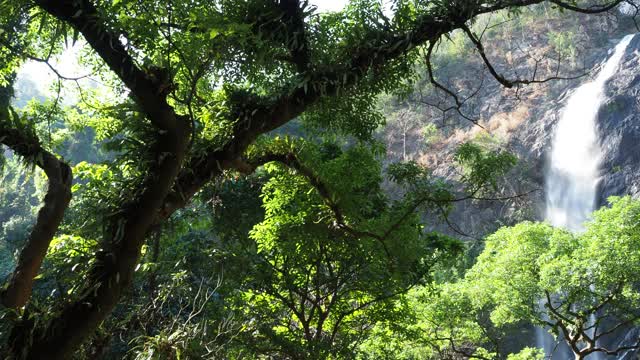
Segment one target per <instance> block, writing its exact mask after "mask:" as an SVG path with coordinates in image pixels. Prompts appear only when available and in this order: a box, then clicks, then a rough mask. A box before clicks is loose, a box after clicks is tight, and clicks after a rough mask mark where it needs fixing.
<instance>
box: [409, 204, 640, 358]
mask: <svg viewBox="0 0 640 360" xmlns="http://www.w3.org/2000/svg"><path fill="white" fill-rule="evenodd" d="M610 203H611V208H603V209H601V210H598V211H597V212H595V213H594V216H593V221H591V222H589V223H588V224H587V229H586V231H585V232H584V233H583V234H572V233H570V232H568V231H566V230H562V229H554V228H552V227H551V226H549V225H547V224H538V223H528V222H525V223H521V224H518V225H516V226H514V227H509V228H502V229H501V230H499V231H498V232H496V233H495V234H493V235H491V236H489V237H488V238H487V242H486V248H485V250H484V251H483V252H482V254H481V255H480V257H479V258H478V261H477V263H476V264H475V265H474V266H473V268H472V269H471V270H469V272H468V273H467V274H466V276H465V277H464V279H463V280H461V281H459V282H457V283H453V284H446V285H443V286H441V287H440V288H439V291H438V292H437V293H435V294H434V293H431V294H429V293H426V292H425V294H427V295H425V298H423V299H421V300H419V302H420V303H422V304H423V305H422V309H421V310H423V312H422V314H423V315H422V316H420V318H421V325H420V326H419V328H420V330H422V331H424V333H423V334H424V338H423V339H424V341H426V342H427V344H429V345H431V346H433V347H435V348H436V349H438V350H442V349H451V350H453V351H455V352H459V353H462V354H464V355H465V356H469V357H471V358H480V359H482V358H491V357H499V358H504V357H505V356H506V355H507V354H506V353H505V351H504V348H503V347H502V346H503V345H504V343H503V342H501V340H504V338H505V337H506V334H508V333H509V331H512V329H513V328H514V327H515V326H516V325H518V324H521V323H522V322H528V323H532V324H534V325H536V326H541V327H546V328H548V329H550V331H551V332H552V333H553V334H554V335H555V336H556V337H557V339H559V341H563V342H565V343H566V344H567V345H568V347H569V348H570V349H571V351H572V352H573V353H574V355H575V358H576V359H584V358H585V357H586V356H588V355H589V354H593V353H603V354H607V355H620V354H622V353H623V352H625V351H627V350H633V349H638V348H640V339H636V340H635V341H630V342H629V343H626V344H617V345H615V347H612V348H609V347H607V346H605V345H604V343H605V342H606V343H611V341H610V340H611V339H615V337H616V336H619V335H620V334H621V333H624V332H625V331H627V330H628V329H629V328H630V327H631V326H632V325H633V324H635V323H637V322H638V321H639V320H640V312H639V311H638V301H639V299H640V288H638V275H637V274H638V264H639V263H638V260H637V259H638V257H639V256H640V252H639V251H638V249H639V247H638V244H637V242H638V241H639V240H638V234H639V233H638V228H637V227H638V219H639V217H640V202H638V201H637V200H632V199H631V198H629V197H625V198H610Z"/></svg>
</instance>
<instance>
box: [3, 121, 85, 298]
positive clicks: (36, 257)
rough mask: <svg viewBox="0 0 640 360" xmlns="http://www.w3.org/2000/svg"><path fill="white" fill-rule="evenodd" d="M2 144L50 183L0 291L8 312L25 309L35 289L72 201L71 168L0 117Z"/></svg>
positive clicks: (34, 139)
mask: <svg viewBox="0 0 640 360" xmlns="http://www.w3.org/2000/svg"><path fill="white" fill-rule="evenodd" d="M0 143H2V144H5V145H6V146H8V147H9V148H11V149H12V150H13V151H14V152H15V153H16V154H18V155H20V156H22V157H24V158H27V159H32V160H33V161H34V162H35V164H36V165H37V166H38V167H40V168H41V169H42V170H44V172H45V174H46V175H47V177H48V179H49V185H48V188H47V193H46V195H45V197H44V204H43V205H42V207H41V208H40V210H39V211H38V217H37V220H36V223H35V225H34V226H33V229H32V230H31V233H30V234H29V237H28V239H27V242H26V245H25V246H24V247H23V248H22V250H21V251H20V255H19V257H18V263H17V266H16V268H15V270H14V272H13V274H12V275H11V277H10V279H9V281H8V283H7V285H6V287H5V288H4V289H3V290H2V291H0V302H2V305H4V306H5V307H7V308H10V309H15V310H18V309H20V308H22V307H23V306H24V305H25V304H26V303H27V301H28V300H29V297H30V296H31V290H32V288H33V279H34V278H35V276H36V275H37V273H38V270H39V269H40V265H41V264H42V261H43V259H44V257H45V255H46V253H47V249H48V248H49V244H50V243H51V240H52V239H53V236H54V235H55V233H56V231H57V230H58V226H59V225H60V223H61V222H62V219H63V217H64V212H65V210H66V209H67V207H68V206H69V201H70V200H71V182H72V178H73V177H72V174H71V168H70V167H69V165H67V164H66V163H65V162H64V161H61V160H59V159H58V158H57V157H55V156H54V155H53V154H51V153H50V152H48V151H47V150H45V149H44V148H43V147H42V146H41V144H40V141H39V140H38V138H37V137H35V135H32V134H27V133H26V131H20V130H18V129H16V128H13V127H12V126H9V120H8V118H6V117H4V116H2V115H1V114H0Z"/></svg>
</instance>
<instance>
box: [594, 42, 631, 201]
mask: <svg viewBox="0 0 640 360" xmlns="http://www.w3.org/2000/svg"><path fill="white" fill-rule="evenodd" d="M606 90H607V97H608V100H607V102H606V104H605V105H604V106H603V107H602V109H600V114H599V115H598V126H599V130H600V136H601V148H602V150H603V154H602V174H603V175H602V180H601V183H600V191H599V194H600V196H599V199H598V205H599V206H602V205H605V204H606V199H607V198H608V197H609V196H614V195H617V196H622V195H632V196H634V197H637V196H638V195H639V194H640V171H639V170H640V36H636V37H635V38H634V39H633V40H632V41H631V43H630V44H629V47H628V48H627V51H626V54H625V56H624V58H623V60H622V62H621V64H620V68H619V69H618V72H617V73H616V74H615V75H614V76H613V78H612V79H611V80H610V81H609V83H608V84H607V89H606Z"/></svg>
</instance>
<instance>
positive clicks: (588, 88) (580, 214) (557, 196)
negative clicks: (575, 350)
mask: <svg viewBox="0 0 640 360" xmlns="http://www.w3.org/2000/svg"><path fill="white" fill-rule="evenodd" d="M631 39H633V35H627V36H625V37H624V38H623V39H622V40H621V41H620V42H619V43H618V45H616V47H615V49H614V51H613V55H611V57H610V58H609V59H608V60H607V61H606V63H605V64H604V66H603V67H602V69H601V70H600V73H599V74H598V76H597V77H596V78H595V80H593V81H591V82H589V83H586V84H584V85H582V86H580V87H579V88H578V89H576V90H575V91H574V92H573V94H572V95H571V96H570V97H569V99H568V100H567V105H566V106H565V108H564V110H563V111H562V115H561V118H560V120H559V121H558V124H557V125H556V128H555V134H554V137H553V140H552V143H551V155H550V158H549V160H550V161H549V169H548V171H547V174H546V176H545V183H546V185H545V186H546V219H547V221H549V222H550V223H551V224H552V225H554V226H560V227H564V228H567V229H569V230H572V231H581V230H582V229H583V223H584V222H585V220H587V218H588V216H589V214H591V212H593V210H594V207H595V201H596V191H597V185H598V181H599V179H600V174H599V167H600V160H601V156H600V154H601V150H600V147H599V141H598V132H597V127H596V117H597V115H598V111H599V109H600V106H602V104H603V102H604V100H605V97H604V94H605V83H606V82H607V80H609V79H610V78H611V77H612V76H613V75H614V74H615V72H616V70H617V69H618V65H619V63H620V60H621V59H622V56H623V55H624V53H625V50H626V48H627V46H628V45H629V43H630V42H631ZM536 346H537V347H540V348H543V349H544V350H545V353H546V354H547V355H548V356H549V355H551V352H552V351H553V347H552V346H553V340H552V339H551V336H550V335H549V334H548V333H547V331H545V330H544V329H536ZM599 356H600V355H599V354H598V353H596V354H594V355H591V356H590V358H591V359H595V360H597V359H599Z"/></svg>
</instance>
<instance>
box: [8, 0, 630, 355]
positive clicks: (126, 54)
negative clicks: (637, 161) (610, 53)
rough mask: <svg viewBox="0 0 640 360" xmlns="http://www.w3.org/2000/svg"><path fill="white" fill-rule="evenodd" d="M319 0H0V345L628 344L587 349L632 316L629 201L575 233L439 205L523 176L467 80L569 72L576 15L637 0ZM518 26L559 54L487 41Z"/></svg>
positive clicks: (437, 350) (351, 348)
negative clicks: (483, 228) (465, 217)
mask: <svg viewBox="0 0 640 360" xmlns="http://www.w3.org/2000/svg"><path fill="white" fill-rule="evenodd" d="M317 5H321V2H315V3H313V2H308V1H304V0H211V1H199V0H192V1H178V0H168V1H152V0H59V1H53V0H0V169H1V170H0V358H2V359H12V360H18V359H52V360H57V359H158V360H160V359H466V358H477V359H512V360H513V359H542V358H544V357H545V356H546V355H545V349H543V348H539V347H536V344H535V341H533V338H534V330H533V329H534V328H540V329H545V330H544V332H548V333H551V334H553V336H554V339H555V341H556V342H557V343H563V344H565V345H563V346H566V347H567V348H568V349H569V350H570V351H571V352H572V353H573V354H574V355H575V356H576V359H583V358H585V357H586V356H588V355H590V354H592V353H601V354H609V355H611V356H617V355H620V354H622V353H623V352H624V351H629V350H634V349H637V348H638V347H640V338H638V339H635V340H634V341H630V342H625V343H623V344H621V345H619V346H614V347H611V346H604V345H602V344H604V342H605V340H606V339H610V340H609V342H607V344H610V343H614V342H615V340H616V339H619V338H624V337H625V334H626V333H627V332H628V331H629V329H631V328H633V326H634V325H635V324H636V323H637V322H638V320H639V319H640V288H639V287H638V284H640V275H639V274H640V202H639V201H637V200H634V199H633V198H631V197H628V196H627V197H612V198H610V200H609V201H610V202H609V205H608V206H605V207H603V208H601V209H600V210H598V211H596V212H595V213H594V214H593V216H592V218H591V220H590V221H588V222H587V224H586V225H585V230H584V231H582V232H572V231H569V230H566V229H563V228H561V227H553V226H551V225H550V224H548V223H545V222H536V220H541V219H540V218H539V217H538V218H536V217H535V216H529V214H528V213H526V212H525V210H524V209H523V210H522V212H518V213H517V214H516V215H517V216H514V217H512V219H511V220H512V221H509V222H508V223H502V224H501V225H504V226H503V227H501V228H500V229H499V230H497V231H495V232H493V231H492V233H491V234H489V233H487V234H483V235H482V236H481V237H480V238H476V237H474V236H469V234H467V233H465V231H463V230H462V229H461V226H463V225H464V223H462V224H460V222H459V221H458V224H456V223H454V222H453V221H452V220H451V218H450V215H451V213H452V211H453V210H454V209H455V207H456V206H457V205H458V204H461V203H466V204H469V206H476V205H478V206H479V204H482V203H484V202H492V203H501V202H506V201H511V200H514V199H521V198H523V197H526V196H528V195H529V194H532V193H534V192H537V191H539V190H540V189H534V188H527V187H526V186H515V187H514V186H512V185H513V183H515V182H517V181H518V180H517V179H518V176H514V174H522V173H525V172H526V171H529V170H527V169H526V167H525V166H524V165H523V164H522V163H521V162H520V161H519V158H518V156H516V155H515V154H513V153H511V152H510V151H508V149H507V147H505V146H504V144H505V141H504V139H502V138H500V137H498V136H495V134H494V133H492V132H491V130H492V126H493V125H495V124H493V123H490V122H487V121H486V119H484V120H483V119H479V118H478V117H477V112H476V109H478V108H481V107H482V105H483V101H484V100H483V99H482V96H481V95H482V94H481V93H480V91H479V89H481V88H483V86H485V87H486V86H495V87H496V88H497V89H499V90H496V91H498V92H500V91H509V92H510V93H511V94H514V96H519V94H520V92H522V93H523V94H524V93H526V91H528V90H527V89H531V88H532V87H534V88H535V86H537V85H546V84H547V83H556V84H558V83H560V84H567V83H568V82H569V81H572V80H579V79H582V78H583V77H585V76H588V75H589V74H588V72H589V70H590V66H592V65H593V64H590V65H589V64H585V63H581V55H583V54H584V53H585V52H587V50H586V49H587V47H586V45H585V41H582V40H584V38H585V36H586V35H585V33H587V32H589V31H591V30H589V29H593V28H594V27H598V26H600V25H602V24H604V25H602V26H603V27H606V26H610V25H611V24H612V23H615V24H616V26H617V27H620V28H625V29H635V27H634V26H635V23H634V20H635V19H634V14H635V13H636V12H637V5H636V4H635V3H634V2H633V1H620V0H610V1H607V0H598V1H595V0H594V1H587V0H585V1H583V0H579V1H578V0H547V1H543V0H452V1H443V0H425V1H418V0H393V1H387V2H380V1H378V0H351V1H348V2H347V1H345V6H344V8H342V10H339V11H326V10H323V9H322V6H320V7H318V6H317ZM620 7H624V9H625V10H624V11H621V10H620ZM585 24H587V25H585ZM585 26H587V28H585ZM533 27H536V28H537V29H540V28H544V29H545V30H544V31H545V39H546V40H545V41H547V43H546V48H547V49H548V51H549V52H550V54H553V56H547V57H545V58H544V59H543V58H537V57H536V55H535V54H530V55H531V56H530V57H528V58H527V59H526V61H523V62H522V63H521V64H517V65H515V64H514V62H513V61H512V58H511V57H512V55H513V54H512V52H511V51H506V50H505V48H502V49H500V48H498V49H494V48H490V46H491V45H492V44H493V45H495V44H499V45H504V44H505V43H506V42H510V41H512V40H509V39H512V38H517V39H516V40H514V41H515V42H514V44H515V43H517V42H518V41H524V39H526V38H527V34H526V32H527V31H528V30H527V29H532V28H533ZM629 31H633V30H629ZM596 33H597V35H593V37H592V38H589V43H590V44H591V45H593V44H600V45H599V46H605V45H606V44H607V40H608V39H607V35H606V34H607V33H606V31H604V30H602V31H597V32H596V31H594V32H593V33H591V34H596ZM518 39H520V40H518ZM581 39H582V40H581ZM485 48H486V49H485ZM69 53H73V57H74V58H75V59H77V61H78V64H76V65H74V66H75V68H76V70H77V71H76V73H74V74H70V73H68V72H67V71H66V70H67V69H69V68H70V67H69V66H68V64H67V65H65V64H64V63H62V62H61V61H60V59H63V58H65V56H68V54H69ZM523 53H524V52H523ZM600 60H602V59H600ZM34 64H38V65H39V66H41V67H40V69H42V67H44V68H46V69H47V71H48V72H49V73H50V74H51V75H50V76H48V77H47V76H44V75H42V74H36V73H34V72H31V73H30V72H29V71H25V70H24V69H25V68H28V67H29V66H33V65H34ZM514 69H515V70H514ZM479 74H486V75H487V77H486V79H484V78H483V79H482V80H480V77H479ZM472 80H473V81H472ZM474 81H475V82H474ZM477 86H480V87H477ZM476 87H477V88H476ZM526 121H529V122H532V123H535V121H536V119H535V118H531V119H527V120H526ZM492 124H493V125H492ZM514 127H515V126H514ZM459 129H466V130H468V131H467V132H466V134H472V135H465V136H462V135H460V136H458V137H459V138H460V139H458V140H461V141H459V143H456V146H455V147H453V146H450V144H448V143H447V144H445V143H444V142H443V139H448V138H450V137H452V136H455V135H456V134H458V133H457V132H456V131H458V130H459ZM469 129H471V130H469ZM417 149H419V151H420V152H421V153H423V154H426V155H424V156H431V157H434V158H435V157H438V156H441V155H442V157H441V160H439V161H440V162H441V163H445V164H446V165H447V166H448V167H449V168H450V169H452V170H451V172H450V173H448V174H446V176H445V175H443V174H442V173H437V172H435V171H434V169H433V168H431V167H430V166H429V164H431V162H429V161H423V160H424V159H422V160H421V159H417V158H416V157H414V156H411V153H416V152H417V151H418V150H417ZM445 155H446V156H445ZM496 221H497V219H496V220H495V221H493V222H492V226H493V225H495V224H496ZM496 228H497V227H496ZM611 339H613V340H611ZM632 340H633V339H632Z"/></svg>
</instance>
